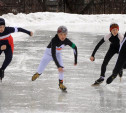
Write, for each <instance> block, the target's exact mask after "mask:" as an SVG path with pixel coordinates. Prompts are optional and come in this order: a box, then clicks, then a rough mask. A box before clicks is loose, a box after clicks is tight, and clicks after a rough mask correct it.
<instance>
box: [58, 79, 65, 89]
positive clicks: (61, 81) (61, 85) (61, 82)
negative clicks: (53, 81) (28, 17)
mask: <svg viewBox="0 0 126 113" xmlns="http://www.w3.org/2000/svg"><path fill="white" fill-rule="evenodd" d="M59 88H60V89H61V90H62V91H66V89H67V88H66V86H64V85H63V80H59Z"/></svg>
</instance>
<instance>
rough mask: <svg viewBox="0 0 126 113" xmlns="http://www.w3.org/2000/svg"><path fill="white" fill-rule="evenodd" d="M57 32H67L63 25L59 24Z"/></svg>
mask: <svg viewBox="0 0 126 113" xmlns="http://www.w3.org/2000/svg"><path fill="white" fill-rule="evenodd" d="M57 33H66V34H67V33H68V30H67V28H66V27H65V26H59V27H58V29H57Z"/></svg>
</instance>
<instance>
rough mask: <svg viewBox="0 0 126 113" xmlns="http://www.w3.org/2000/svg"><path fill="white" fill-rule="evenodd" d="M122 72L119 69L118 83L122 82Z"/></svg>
mask: <svg viewBox="0 0 126 113" xmlns="http://www.w3.org/2000/svg"><path fill="white" fill-rule="evenodd" d="M122 75H123V70H122V69H121V70H120V72H119V77H120V82H121V81H122Z"/></svg>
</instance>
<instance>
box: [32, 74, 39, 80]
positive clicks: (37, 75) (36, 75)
mask: <svg viewBox="0 0 126 113" xmlns="http://www.w3.org/2000/svg"><path fill="white" fill-rule="evenodd" d="M39 76H40V74H38V73H35V74H34V75H33V76H32V81H35V80H36V79H37V78H38V77H39Z"/></svg>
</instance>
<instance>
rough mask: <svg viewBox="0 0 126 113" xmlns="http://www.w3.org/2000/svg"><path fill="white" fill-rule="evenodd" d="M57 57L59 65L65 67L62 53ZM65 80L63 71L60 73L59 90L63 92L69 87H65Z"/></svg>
mask: <svg viewBox="0 0 126 113" xmlns="http://www.w3.org/2000/svg"><path fill="white" fill-rule="evenodd" d="M56 57H57V60H58V62H59V64H60V65H61V66H62V67H63V60H62V56H61V53H58V54H57V55H56ZM63 78H64V72H63V71H59V88H60V89H61V90H66V89H67V87H66V86H65V85H63Z"/></svg>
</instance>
